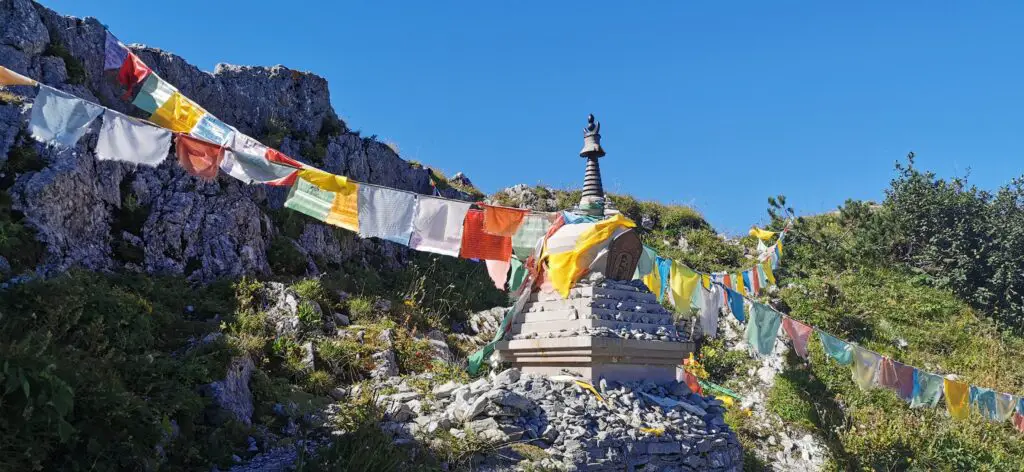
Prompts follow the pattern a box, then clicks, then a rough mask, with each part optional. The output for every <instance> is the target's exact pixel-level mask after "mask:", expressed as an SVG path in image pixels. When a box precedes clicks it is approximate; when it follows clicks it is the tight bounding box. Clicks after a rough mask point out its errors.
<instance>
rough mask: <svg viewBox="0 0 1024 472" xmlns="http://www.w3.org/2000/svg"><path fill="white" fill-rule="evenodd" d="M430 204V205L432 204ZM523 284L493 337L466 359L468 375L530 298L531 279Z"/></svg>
mask: <svg viewBox="0 0 1024 472" xmlns="http://www.w3.org/2000/svg"><path fill="white" fill-rule="evenodd" d="M430 206H431V207H432V206H433V205H430ZM467 209H468V205H467ZM525 285H526V288H524V289H523V291H522V293H520V294H519V298H518V299H516V303H515V304H514V305H512V308H509V309H508V310H506V311H505V317H504V318H502V320H501V326H499V327H498V330H497V331H495V333H494V339H492V340H491V342H489V343H487V345H485V346H484V347H482V348H480V350H478V351H476V352H474V353H473V354H472V355H470V356H469V358H468V359H466V361H467V363H468V364H469V365H468V368H467V370H468V371H469V374H470V375H476V373H477V371H479V370H480V366H481V365H483V363H484V361H486V360H487V358H488V357H490V356H491V353H493V352H494V345H496V344H498V341H501V339H502V338H503V337H505V333H506V332H507V331H510V330H511V328H512V320H513V319H515V317H516V316H517V315H519V313H520V312H522V311H523V307H525V306H526V302H527V301H528V300H529V299H530V294H531V293H532V292H531V290H530V285H531V281H530V280H527V281H526V284H525Z"/></svg>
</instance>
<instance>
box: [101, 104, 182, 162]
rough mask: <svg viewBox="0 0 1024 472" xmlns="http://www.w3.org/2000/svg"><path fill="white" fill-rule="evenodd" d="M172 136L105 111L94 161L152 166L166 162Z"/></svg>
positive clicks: (121, 115)
mask: <svg viewBox="0 0 1024 472" xmlns="http://www.w3.org/2000/svg"><path fill="white" fill-rule="evenodd" d="M171 136H172V135H171V132H170V131H167V130H165V129H163V128H157V127H156V126H150V125H149V124H146V123H143V122H141V121H139V120H136V119H135V118H132V117H130V116H127V115H123V114H121V113H118V112H116V111H114V110H106V111H105V112H104V113H103V121H102V124H101V125H100V131H99V136H98V137H97V140H96V151H95V153H96V159H99V160H101V161H122V162H131V163H134V164H142V165H146V166H151V167H155V166H158V165H160V163H161V162H163V161H164V160H166V159H167V153H168V151H170V149H171Z"/></svg>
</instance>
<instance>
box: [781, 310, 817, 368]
mask: <svg viewBox="0 0 1024 472" xmlns="http://www.w3.org/2000/svg"><path fill="white" fill-rule="evenodd" d="M782 330H783V331H785V332H786V335H787V336H789V339H790V340H792V341H793V351H794V352H796V355H798V356H800V358H801V359H804V360H807V343H808V342H810V339H811V333H812V332H814V328H811V327H810V326H808V325H805V324H803V323H801V322H799V321H797V320H794V319H793V318H790V317H788V316H785V317H783V318H782Z"/></svg>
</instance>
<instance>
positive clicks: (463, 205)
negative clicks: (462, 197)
mask: <svg viewBox="0 0 1024 472" xmlns="http://www.w3.org/2000/svg"><path fill="white" fill-rule="evenodd" d="M469 208H470V203H468V202H455V201H450V200H442V199H440V198H433V197H424V196H420V197H419V203H418V205H417V206H416V212H415V216H414V217H413V224H412V237H411V238H410V241H409V247H411V248H413V249H416V250H418V251H426V252H433V253H435V254H443V255H446V256H452V257H458V255H459V249H460V248H461V247H462V228H463V226H462V223H463V221H465V219H466V214H467V213H469Z"/></svg>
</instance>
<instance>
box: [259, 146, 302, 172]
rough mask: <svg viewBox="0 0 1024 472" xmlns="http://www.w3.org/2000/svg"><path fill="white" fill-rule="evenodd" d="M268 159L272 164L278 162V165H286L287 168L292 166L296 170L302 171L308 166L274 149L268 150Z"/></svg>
mask: <svg viewBox="0 0 1024 472" xmlns="http://www.w3.org/2000/svg"><path fill="white" fill-rule="evenodd" d="M266 158H267V160H268V161H270V162H276V163H278V164H284V165H286V166H292V167H295V168H296V169H302V168H304V167H306V166H304V165H302V163H301V162H299V161H296V160H295V159H292V158H290V157H288V156H286V155H285V154H284V153H283V152H281V151H278V150H277V149H274V148H267V155H266Z"/></svg>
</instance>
